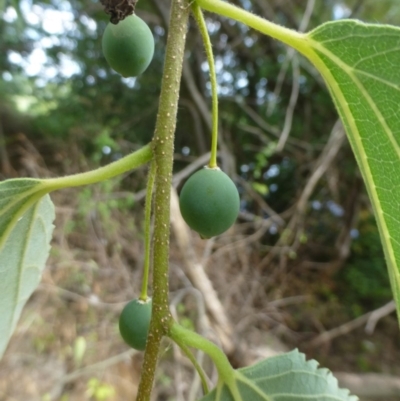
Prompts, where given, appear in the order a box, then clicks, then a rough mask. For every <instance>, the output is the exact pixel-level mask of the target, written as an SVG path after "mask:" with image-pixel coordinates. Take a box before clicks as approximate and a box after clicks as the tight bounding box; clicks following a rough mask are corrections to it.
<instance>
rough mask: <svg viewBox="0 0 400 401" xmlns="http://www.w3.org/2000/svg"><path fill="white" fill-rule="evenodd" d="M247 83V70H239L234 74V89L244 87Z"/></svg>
mask: <svg viewBox="0 0 400 401" xmlns="http://www.w3.org/2000/svg"><path fill="white" fill-rule="evenodd" d="M248 84H249V80H248V78H247V71H239V72H238V73H237V74H236V80H235V87H236V89H242V88H246V87H247V86H248Z"/></svg>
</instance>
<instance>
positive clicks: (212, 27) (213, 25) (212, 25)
mask: <svg viewBox="0 0 400 401" xmlns="http://www.w3.org/2000/svg"><path fill="white" fill-rule="evenodd" d="M206 26H207V30H208V33H209V34H210V35H212V34H214V33H217V32H218V31H219V30H220V28H221V23H220V22H219V21H215V20H210V19H206Z"/></svg>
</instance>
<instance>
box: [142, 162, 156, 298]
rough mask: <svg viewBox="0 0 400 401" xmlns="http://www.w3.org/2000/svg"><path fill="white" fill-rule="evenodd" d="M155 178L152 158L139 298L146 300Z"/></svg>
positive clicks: (154, 164)
mask: <svg viewBox="0 0 400 401" xmlns="http://www.w3.org/2000/svg"><path fill="white" fill-rule="evenodd" d="M155 178H156V163H155V161H154V160H153V161H152V162H151V164H150V170H149V176H148V178H147V189H146V204H145V207H144V263H143V278H142V290H141V292H140V297H139V298H140V299H141V300H142V301H147V298H148V297H147V287H148V285H149V271H150V258H151V206H152V203H153V202H152V200H153V191H154V181H155Z"/></svg>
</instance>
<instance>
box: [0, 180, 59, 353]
mask: <svg viewBox="0 0 400 401" xmlns="http://www.w3.org/2000/svg"><path fill="white" fill-rule="evenodd" d="M43 195H44V192H43V187H42V185H41V181H39V180H30V179H17V180H9V181H4V182H2V183H0V358H1V357H2V355H3V353H4V351H5V349H6V346H7V344H8V341H9V339H10V337H11V335H12V333H13V331H14V329H15V326H16V324H17V321H18V319H19V317H20V315H21V312H22V308H23V306H24V305H25V303H26V301H27V300H28V299H29V297H30V295H31V294H32V292H33V291H34V290H35V289H36V287H37V285H38V284H39V282H40V278H41V274H42V271H43V269H44V266H45V263H46V260H47V257H48V254H49V250H50V245H49V243H50V240H51V235H52V231H53V224H52V222H53V220H54V206H53V203H52V202H51V200H50V197H49V196H48V195H45V196H43Z"/></svg>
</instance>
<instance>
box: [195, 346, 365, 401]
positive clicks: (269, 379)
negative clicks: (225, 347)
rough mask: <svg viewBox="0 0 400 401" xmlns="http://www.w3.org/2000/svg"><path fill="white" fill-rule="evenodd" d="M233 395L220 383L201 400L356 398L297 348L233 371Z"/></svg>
mask: <svg viewBox="0 0 400 401" xmlns="http://www.w3.org/2000/svg"><path fill="white" fill-rule="evenodd" d="M235 379H236V380H235V382H234V386H236V387H237V390H238V392H236V396H234V395H233V392H232V391H231V389H230V388H231V387H232V385H230V386H229V387H228V386H227V385H226V384H223V383H221V384H220V385H219V386H218V387H217V388H216V389H214V390H213V391H211V392H210V393H209V394H207V395H206V396H205V397H203V398H202V399H201V400H200V401H306V400H318V401H328V400H330V401H333V400H335V401H356V400H357V399H358V398H357V397H356V396H352V395H349V392H348V390H344V389H340V388H339V387H338V382H337V380H336V379H335V378H334V377H333V375H332V373H331V372H330V371H329V370H327V369H319V368H318V363H317V362H316V361H314V360H311V361H306V359H305V356H304V354H301V353H299V352H298V351H297V350H294V351H292V352H289V353H286V354H282V355H279V356H276V357H273V358H269V359H266V360H264V361H262V362H259V363H257V364H255V365H253V366H250V367H248V368H244V369H239V370H237V371H236V375H235Z"/></svg>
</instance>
